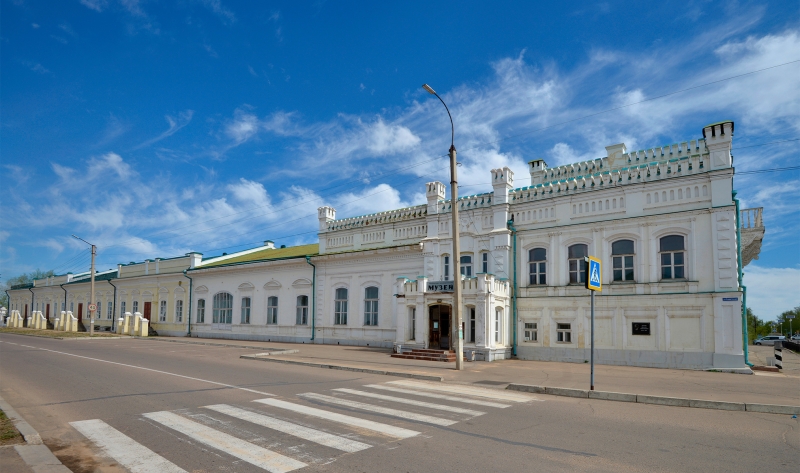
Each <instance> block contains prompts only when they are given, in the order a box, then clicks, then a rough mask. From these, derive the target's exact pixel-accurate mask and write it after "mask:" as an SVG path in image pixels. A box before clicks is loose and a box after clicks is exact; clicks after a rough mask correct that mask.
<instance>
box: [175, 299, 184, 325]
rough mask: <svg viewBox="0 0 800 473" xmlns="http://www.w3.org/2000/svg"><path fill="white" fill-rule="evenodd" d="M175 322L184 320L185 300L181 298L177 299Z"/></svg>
mask: <svg viewBox="0 0 800 473" xmlns="http://www.w3.org/2000/svg"><path fill="white" fill-rule="evenodd" d="M175 322H178V323H182V322H183V301H182V300H180V299H179V300H177V301H175Z"/></svg>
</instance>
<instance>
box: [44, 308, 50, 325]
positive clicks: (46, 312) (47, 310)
mask: <svg viewBox="0 0 800 473" xmlns="http://www.w3.org/2000/svg"><path fill="white" fill-rule="evenodd" d="M44 310H45V314H44V316H45V318H47V320H48V321H49V320H50V304H47V305H46V306H45V308H44Z"/></svg>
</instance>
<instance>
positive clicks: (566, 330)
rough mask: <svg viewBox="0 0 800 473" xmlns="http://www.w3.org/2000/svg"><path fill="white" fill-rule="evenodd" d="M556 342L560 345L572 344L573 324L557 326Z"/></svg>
mask: <svg viewBox="0 0 800 473" xmlns="http://www.w3.org/2000/svg"><path fill="white" fill-rule="evenodd" d="M556 341H558V342H559V343H572V324H557V326H556Z"/></svg>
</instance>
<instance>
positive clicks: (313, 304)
mask: <svg viewBox="0 0 800 473" xmlns="http://www.w3.org/2000/svg"><path fill="white" fill-rule="evenodd" d="M306 263H308V264H310V265H311V267H312V268H314V272H313V275H312V276H311V340H314V337H315V336H316V335H317V330H316V328H317V326H316V320H317V267H316V266H314V263H312V262H311V257H310V256H308V255H306Z"/></svg>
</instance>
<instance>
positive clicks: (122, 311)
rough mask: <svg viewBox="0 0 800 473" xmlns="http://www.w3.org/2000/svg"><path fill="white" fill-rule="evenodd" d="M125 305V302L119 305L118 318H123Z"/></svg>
mask: <svg viewBox="0 0 800 473" xmlns="http://www.w3.org/2000/svg"><path fill="white" fill-rule="evenodd" d="M125 304H126V302H125V301H122V302H120V303H119V317H120V318H124V317H125Z"/></svg>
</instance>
